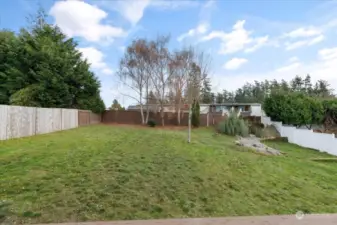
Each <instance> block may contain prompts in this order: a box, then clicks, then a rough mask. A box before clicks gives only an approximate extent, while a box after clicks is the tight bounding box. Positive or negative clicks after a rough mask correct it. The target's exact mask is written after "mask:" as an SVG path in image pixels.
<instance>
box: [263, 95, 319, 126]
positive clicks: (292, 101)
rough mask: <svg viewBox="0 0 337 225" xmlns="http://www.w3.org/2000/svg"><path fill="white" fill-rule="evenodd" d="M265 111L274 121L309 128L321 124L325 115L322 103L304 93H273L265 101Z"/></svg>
mask: <svg viewBox="0 0 337 225" xmlns="http://www.w3.org/2000/svg"><path fill="white" fill-rule="evenodd" d="M263 109H264V111H265V113H266V114H267V115H268V116H269V117H270V118H271V119H272V120H273V121H280V122H282V123H284V124H289V125H294V126H302V125H306V126H307V127H308V128H310V127H311V125H312V124H320V123H321V121H322V119H323V115H324V109H323V105H322V103H321V102H320V101H319V100H318V99H315V98H314V97H310V96H307V95H305V94H303V93H287V94H284V93H272V94H271V95H270V96H269V97H267V98H266V99H265V100H264V103H263Z"/></svg>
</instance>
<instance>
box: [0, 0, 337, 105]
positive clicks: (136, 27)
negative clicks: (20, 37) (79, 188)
mask: <svg viewBox="0 0 337 225" xmlns="http://www.w3.org/2000/svg"><path fill="white" fill-rule="evenodd" d="M39 4H40V5H42V6H43V7H44V8H45V9H46V11H47V12H48V14H49V15H50V18H49V19H50V22H52V23H56V24H57V25H58V26H59V27H60V28H61V29H62V31H63V32H64V33H66V34H67V35H68V36H69V37H74V38H76V40H78V42H79V50H80V51H81V52H82V53H83V55H84V57H86V58H87V59H88V60H89V62H90V63H91V69H92V70H93V71H94V72H95V73H96V75H97V76H98V77H99V79H100V81H101V83H102V88H101V95H102V97H103V99H104V101H105V103H106V104H107V105H110V104H111V102H112V100H113V99H114V98H117V99H118V100H119V101H120V102H121V103H122V104H124V105H129V104H132V103H135V102H134V101H133V100H132V99H130V98H128V97H126V96H125V93H127V94H131V93H130V90H128V89H127V88H126V87H123V86H122V85H121V84H120V82H118V78H117V77H116V75H115V72H116V69H117V65H118V61H119V59H120V57H121V56H122V55H123V51H124V48H125V46H127V45H128V44H129V43H130V42H131V41H132V40H133V39H134V38H137V37H146V38H155V37H156V35H157V34H170V35H171V43H170V47H171V48H172V49H175V48H179V47H182V46H187V45H190V44H193V45H196V46H197V48H198V49H200V50H203V51H205V52H206V53H208V54H210V55H211V57H212V64H211V71H210V77H211V78H212V84H213V88H214V90H215V91H218V90H219V91H220V90H222V89H223V88H226V89H228V90H234V89H236V88H238V87H240V86H241V85H243V84H244V83H245V82H251V81H254V80H264V79H277V80H280V79H285V80H290V79H291V78H293V77H294V76H295V75H302V76H305V75H306V74H308V73H309V74H310V75H311V76H312V80H313V81H316V80H318V79H325V80H328V81H329V82H330V83H331V85H332V88H334V89H336V90H337V73H336V72H337V42H336V40H337V1H336V0H332V1H323V0H321V1H318V0H317V1H314V0H296V1H290V0H282V1H281V0H274V1H267V0H259V1H254V0H226V1H225V0H223V1H212V0H203V1H197V0H190V1H183V0H180V1H179V0H175V1H170V0H136V1H134V0H124V1H123V0H121V1H118V0H84V1H79V0H71V1H66V0H64V1H55V0H43V1H42V0H40V1H35V0H12V1H0V16H1V17H0V18H1V21H0V28H7V29H11V30H15V31H18V30H19V29H20V27H22V26H25V25H26V24H27V22H26V17H27V15H28V14H30V13H34V12H35V11H36V9H37V7H38V5H39Z"/></svg>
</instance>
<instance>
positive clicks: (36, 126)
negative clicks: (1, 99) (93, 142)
mask: <svg viewBox="0 0 337 225" xmlns="http://www.w3.org/2000/svg"><path fill="white" fill-rule="evenodd" d="M76 127H78V110H77V109H56V108H35V107H22V106H8V105H0V140H7V139H12V138H20V137H27V136H33V135H37V134H46V133H51V132H55V131H60V130H68V129H72V128H76Z"/></svg>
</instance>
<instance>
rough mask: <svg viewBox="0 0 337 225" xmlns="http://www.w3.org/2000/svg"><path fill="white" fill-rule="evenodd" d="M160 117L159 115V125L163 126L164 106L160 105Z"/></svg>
mask: <svg viewBox="0 0 337 225" xmlns="http://www.w3.org/2000/svg"><path fill="white" fill-rule="evenodd" d="M160 117H161V125H162V126H165V121H164V107H163V106H162V107H161V109H160Z"/></svg>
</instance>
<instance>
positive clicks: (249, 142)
mask: <svg viewBox="0 0 337 225" xmlns="http://www.w3.org/2000/svg"><path fill="white" fill-rule="evenodd" d="M235 144H236V145H239V146H244V147H248V148H251V149H254V150H255V151H256V152H259V153H262V154H267V155H281V154H282V153H281V152H280V151H279V150H276V149H273V148H270V147H268V146H266V145H264V144H262V143H261V142H260V139H259V138H257V137H255V136H250V137H247V138H243V137H238V140H236V141H235Z"/></svg>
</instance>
